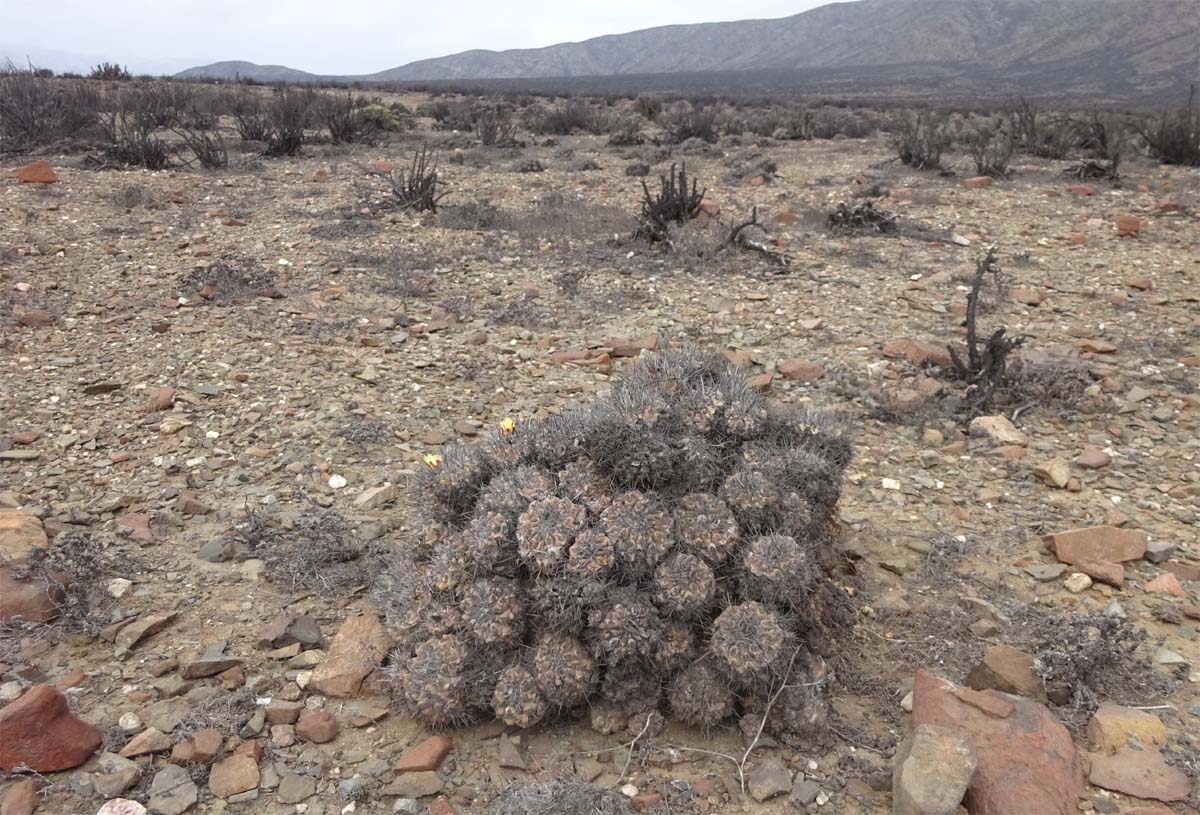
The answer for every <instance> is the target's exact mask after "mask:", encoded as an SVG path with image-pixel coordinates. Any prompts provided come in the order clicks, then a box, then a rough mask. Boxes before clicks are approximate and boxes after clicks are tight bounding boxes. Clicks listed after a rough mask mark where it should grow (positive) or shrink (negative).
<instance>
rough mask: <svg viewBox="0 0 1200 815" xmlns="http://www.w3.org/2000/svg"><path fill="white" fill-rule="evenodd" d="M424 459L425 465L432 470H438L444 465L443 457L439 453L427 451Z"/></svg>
mask: <svg viewBox="0 0 1200 815" xmlns="http://www.w3.org/2000/svg"><path fill="white" fill-rule="evenodd" d="M423 461H424V462H425V466H426V467H428V468H429V469H431V470H436V469H437V468H438V467H441V466H442V457H441V456H439V455H438V454H437V453H426V454H425V458H424V459H423Z"/></svg>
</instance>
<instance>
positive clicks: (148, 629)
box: [113, 611, 178, 659]
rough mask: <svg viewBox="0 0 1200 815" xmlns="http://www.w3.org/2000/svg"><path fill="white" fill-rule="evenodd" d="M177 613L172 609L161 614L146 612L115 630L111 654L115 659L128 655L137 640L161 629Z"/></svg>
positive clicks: (173, 618)
mask: <svg viewBox="0 0 1200 815" xmlns="http://www.w3.org/2000/svg"><path fill="white" fill-rule="evenodd" d="M177 616H178V615H177V614H175V612H173V611H169V612H166V613H162V614H147V615H146V616H144V617H141V618H139V619H137V620H135V621H134V622H132V623H130V624H129V625H127V626H125V627H124V628H122V629H121V630H120V631H118V632H117V636H116V639H114V640H113V645H115V646H116V648H115V649H114V651H113V656H115V657H116V658H117V659H124V658H125V657H127V656H129V652H130V651H132V650H133V648H134V646H136V645H137V644H138V643H139V642H141V641H142V640H144V639H146V637H150V636H153V635H155V634H157V633H158V632H159V631H162V630H163V629H164V628H166V627H167V626H168V625H170V624H171V623H172V622H174V620H175V618H176V617H177Z"/></svg>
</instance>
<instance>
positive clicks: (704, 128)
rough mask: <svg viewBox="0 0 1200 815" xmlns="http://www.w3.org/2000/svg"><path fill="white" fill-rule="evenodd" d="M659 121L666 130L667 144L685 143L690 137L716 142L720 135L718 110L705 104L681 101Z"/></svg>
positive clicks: (706, 141)
mask: <svg viewBox="0 0 1200 815" xmlns="http://www.w3.org/2000/svg"><path fill="white" fill-rule="evenodd" d="M659 123H660V124H661V125H662V127H663V130H664V133H663V141H665V142H666V143H667V144H683V143H684V142H686V141H688V140H689V139H699V140H700V141H702V142H704V143H706V144H715V143H716V141H717V138H718V137H719V133H718V132H717V112H716V110H714V109H713V108H711V107H707V106H703V105H699V106H698V105H693V104H691V103H689V102H679V103H677V104H675V105H674V106H672V107H671V109H670V110H669V111H667V112H666V113H664V114H663V115H662V117H661V119H660V122H659Z"/></svg>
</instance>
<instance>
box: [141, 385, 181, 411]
mask: <svg viewBox="0 0 1200 815" xmlns="http://www.w3.org/2000/svg"><path fill="white" fill-rule="evenodd" d="M173 404H175V389H174V388H156V389H155V390H152V391H150V398H149V399H147V400H146V404H144V405H143V406H142V411H143V412H145V413H159V412H161V411H164V410H166V409H167V408H169V407H171V405H173Z"/></svg>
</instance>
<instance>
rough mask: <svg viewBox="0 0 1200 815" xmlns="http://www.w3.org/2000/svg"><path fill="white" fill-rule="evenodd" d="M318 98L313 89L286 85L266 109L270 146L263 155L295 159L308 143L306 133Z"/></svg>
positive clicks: (278, 90)
mask: <svg viewBox="0 0 1200 815" xmlns="http://www.w3.org/2000/svg"><path fill="white" fill-rule="evenodd" d="M318 101H319V99H318V94H317V92H316V91H314V90H312V89H311V88H293V87H290V86H288V85H284V86H282V87H280V88H276V89H275V93H274V95H273V96H272V97H271V99H270V101H268V102H267V103H266V104H265V105H264V106H263V110H262V112H263V116H264V121H265V133H264V134H263V135H264V138H263V139H262V141H265V142H266V144H267V147H266V150H265V151H264V155H267V156H272V157H279V156H294V155H296V154H298V153H299V152H300V150H301V148H302V147H303V146H304V142H305V135H304V132H305V130H307V129H308V127H309V126H310V125H311V124H312V123H313V122H314V118H315V116H316V108H317V103H318Z"/></svg>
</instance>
